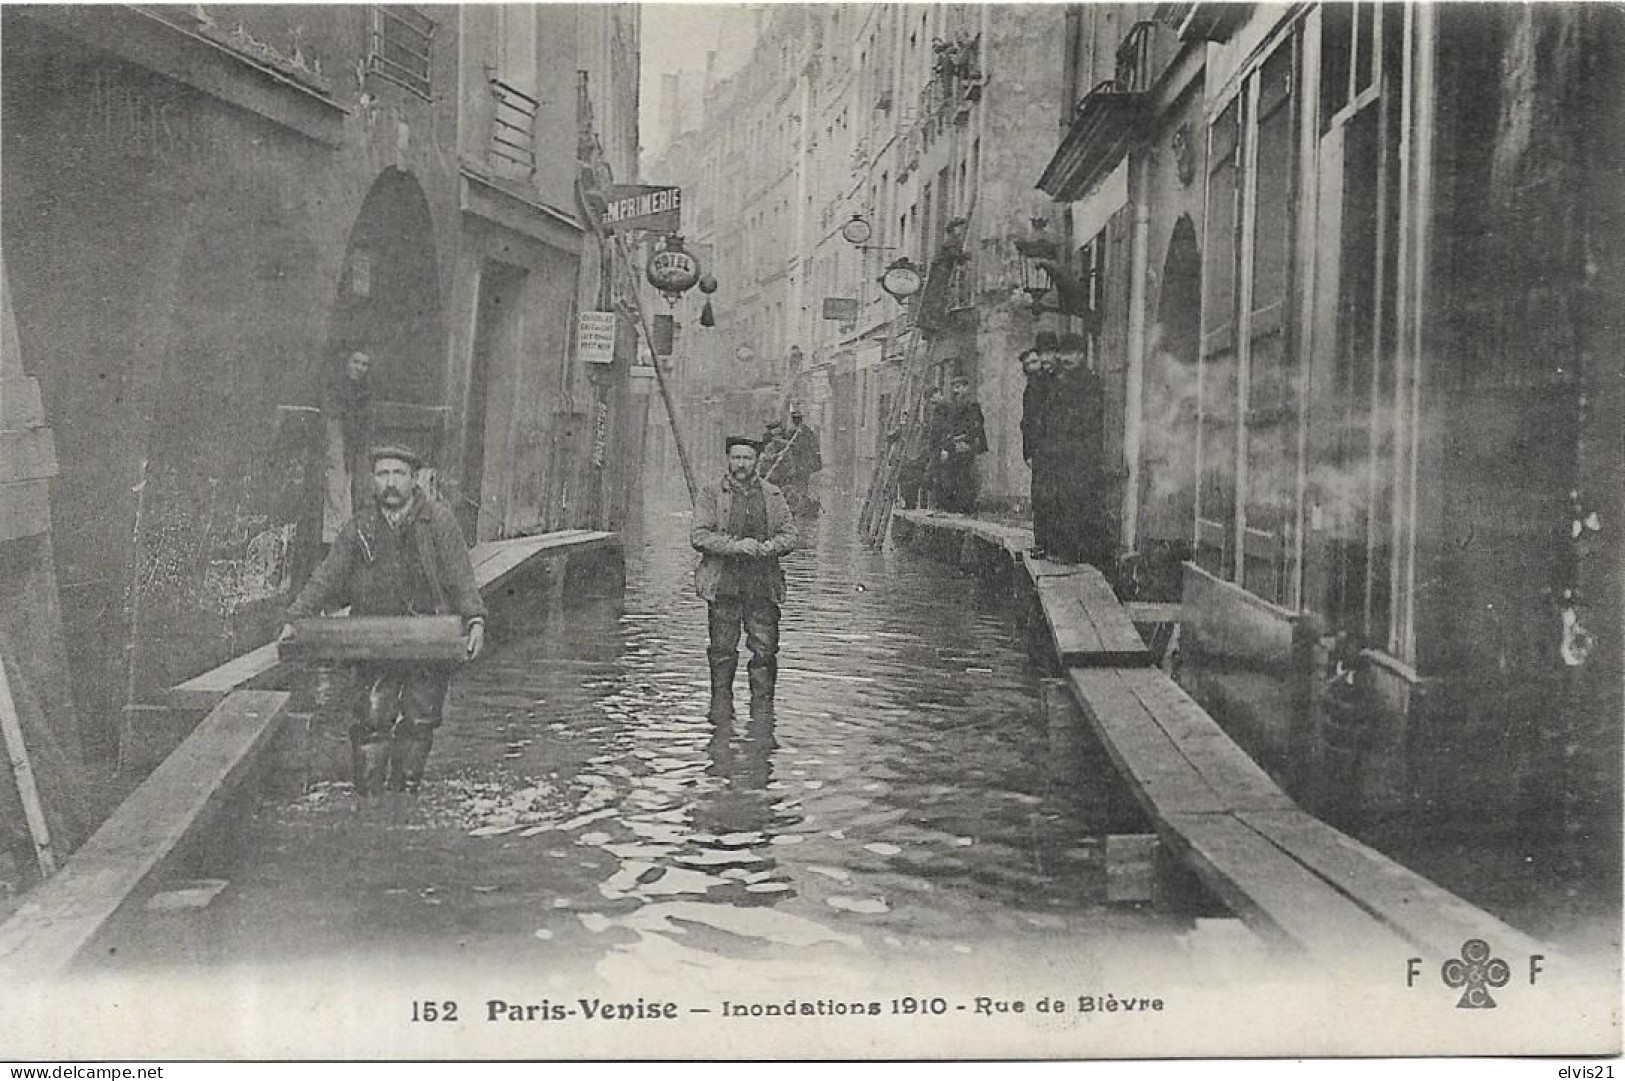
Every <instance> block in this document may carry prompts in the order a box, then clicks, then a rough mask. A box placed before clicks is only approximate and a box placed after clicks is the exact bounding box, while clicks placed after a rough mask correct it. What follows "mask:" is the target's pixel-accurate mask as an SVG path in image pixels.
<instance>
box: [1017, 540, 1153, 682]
mask: <svg viewBox="0 0 1625 1081" xmlns="http://www.w3.org/2000/svg"><path fill="white" fill-rule="evenodd" d="M1037 588H1038V600H1039V603H1040V604H1041V605H1042V606H1043V609H1044V619H1045V621H1046V622H1048V624H1049V628H1050V634H1051V636H1052V637H1053V638H1054V640H1055V652H1056V656H1057V657H1059V658H1060V661H1061V667H1063V668H1132V667H1138V666H1143V665H1150V664H1151V651H1150V649H1148V648H1147V647H1146V644H1145V639H1143V638H1141V637H1140V632H1139V631H1137V630H1135V629H1134V621H1133V620H1131V619H1130V618H1129V617H1128V613H1127V612H1125V611H1124V610H1123V606H1122V604H1121V603H1119V602H1118V600H1117V596H1116V595H1115V594H1114V593H1113V592H1112V587H1111V583H1109V582H1107V581H1106V577H1105V575H1103V574H1101V573H1100V572H1099V571H1098V570H1096V569H1095V568H1094V567H1090V566H1082V565H1080V566H1078V567H1076V568H1075V570H1074V573H1072V574H1064V575H1050V576H1046V577H1042V578H1039V579H1038V581H1037Z"/></svg>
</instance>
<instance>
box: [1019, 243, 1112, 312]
mask: <svg viewBox="0 0 1625 1081" xmlns="http://www.w3.org/2000/svg"><path fill="white" fill-rule="evenodd" d="M1028 220H1029V221H1031V222H1032V235H1031V236H1026V237H1017V238H1016V240H1015V245H1016V251H1018V252H1020V253H1021V291H1022V292H1024V293H1026V294H1027V296H1028V297H1029V298H1030V301H1031V307H1032V313H1033V314H1034V315H1042V314H1044V313H1045V312H1055V313H1057V314H1060V315H1072V316H1077V317H1079V318H1081V319H1084V320H1086V321H1091V322H1093V321H1095V320H1096V318H1097V313H1096V312H1095V311H1094V309H1093V308H1091V307H1090V306H1089V297H1088V294H1087V291H1086V290H1085V289H1084V286H1083V283H1082V282H1080V281H1079V280H1078V279H1077V277H1076V276H1075V275H1073V273H1072V272H1071V271H1070V270H1068V269H1067V266H1066V261H1065V260H1064V259H1063V258H1062V256H1061V246H1060V244H1058V243H1057V242H1056V241H1055V240H1054V239H1052V238H1051V237H1050V235H1049V232H1048V228H1049V221H1048V219H1045V218H1030V219H1028ZM1051 291H1053V292H1054V293H1055V302H1054V303H1046V302H1045V298H1046V297H1048V296H1049V294H1050V293H1051Z"/></svg>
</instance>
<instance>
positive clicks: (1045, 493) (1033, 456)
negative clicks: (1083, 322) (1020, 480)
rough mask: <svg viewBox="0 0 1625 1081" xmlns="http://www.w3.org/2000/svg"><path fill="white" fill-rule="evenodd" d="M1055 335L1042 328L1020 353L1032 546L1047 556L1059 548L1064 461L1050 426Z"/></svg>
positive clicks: (1023, 446) (1023, 448)
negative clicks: (1030, 482) (1023, 381)
mask: <svg viewBox="0 0 1625 1081" xmlns="http://www.w3.org/2000/svg"><path fill="white" fill-rule="evenodd" d="M1055 351H1056V337H1055V334H1054V332H1052V331H1047V330H1046V331H1041V332H1039V334H1038V337H1037V339H1036V340H1035V341H1034V343H1033V348H1031V349H1029V350H1027V351H1026V352H1025V353H1022V354H1021V370H1022V372H1023V373H1024V374H1025V375H1026V377H1027V386H1026V388H1025V389H1024V390H1023V391H1022V395H1021V456H1022V457H1023V458H1025V459H1026V460H1027V465H1028V467H1029V468H1030V469H1031V470H1032V488H1031V492H1032V508H1033V548H1032V554H1033V556H1035V557H1036V558H1039V559H1043V558H1046V557H1047V556H1048V555H1049V554H1050V553H1051V552H1052V551H1056V550H1057V549H1058V545H1057V543H1056V540H1057V536H1056V531H1055V530H1056V522H1057V519H1058V517H1059V513H1060V509H1059V507H1058V506H1057V501H1058V496H1059V494H1060V490H1061V484H1062V480H1061V477H1060V476H1059V470H1060V469H1062V468H1063V467H1064V464H1065V463H1064V462H1063V461H1062V460H1061V459H1060V458H1059V456H1057V455H1056V454H1054V453H1053V441H1052V440H1051V438H1050V431H1049V428H1048V421H1049V414H1050V412H1051V410H1052V409H1053V408H1054V398H1055Z"/></svg>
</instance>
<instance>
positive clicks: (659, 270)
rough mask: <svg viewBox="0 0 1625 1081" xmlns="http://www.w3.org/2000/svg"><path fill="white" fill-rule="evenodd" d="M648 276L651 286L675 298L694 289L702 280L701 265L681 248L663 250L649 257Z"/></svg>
mask: <svg viewBox="0 0 1625 1081" xmlns="http://www.w3.org/2000/svg"><path fill="white" fill-rule="evenodd" d="M646 274H647V277H648V279H649V284H650V285H652V286H654V287H655V288H656V289H658V290H660V291H661V292H662V293H665V294H666V295H667V296H668V297H675V296H677V295H679V294H681V293H685V292H687V291H688V290H690V289H692V288H694V283H695V282H697V281H699V280H700V263H699V260H697V259H695V258H694V257H693V256H692V255H690V254H688V252H686V251H684V250H683V249H681V248H675V247H669V248H663V249H661V250H660V251H657V252H655V253H654V254H653V255H651V256H650V257H649V269H648V271H647V272H646Z"/></svg>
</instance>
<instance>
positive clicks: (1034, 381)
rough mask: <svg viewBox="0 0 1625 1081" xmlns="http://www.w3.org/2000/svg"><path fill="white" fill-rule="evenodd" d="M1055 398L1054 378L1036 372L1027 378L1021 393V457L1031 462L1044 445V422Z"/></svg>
mask: <svg viewBox="0 0 1625 1081" xmlns="http://www.w3.org/2000/svg"><path fill="white" fill-rule="evenodd" d="M1053 397H1055V377H1054V376H1052V375H1050V374H1048V373H1047V372H1037V373H1035V374H1033V375H1029V376H1028V377H1027V386H1026V387H1025V388H1024V389H1023V390H1022V392H1021V456H1022V458H1024V459H1025V460H1027V461H1029V462H1030V461H1032V460H1033V457H1034V455H1036V454H1037V453H1038V451H1039V448H1040V447H1042V446H1043V444H1044V436H1045V432H1044V422H1045V420H1046V419H1047V418H1046V414H1047V413H1048V410H1049V407H1050V399H1051V398H1053Z"/></svg>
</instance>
